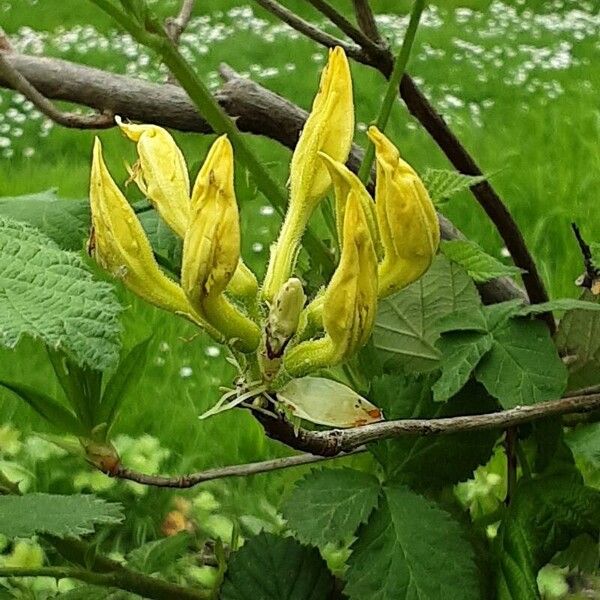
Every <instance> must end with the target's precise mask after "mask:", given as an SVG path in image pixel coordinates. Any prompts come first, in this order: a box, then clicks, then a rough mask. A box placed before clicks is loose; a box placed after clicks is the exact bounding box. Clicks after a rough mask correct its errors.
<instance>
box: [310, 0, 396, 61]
mask: <svg viewBox="0 0 600 600" xmlns="http://www.w3.org/2000/svg"><path fill="white" fill-rule="evenodd" d="M308 2H309V3H310V4H312V6H314V7H315V8H316V9H317V10H318V11H319V12H320V13H322V14H323V15H325V16H326V17H327V18H328V19H329V20H330V21H331V22H332V23H333V24H334V25H337V27H338V28H339V29H340V31H342V32H343V33H345V34H346V35H347V36H348V37H349V38H350V39H351V40H352V41H353V42H356V43H357V44H358V45H359V46H360V47H361V48H362V49H363V50H364V51H366V52H368V53H369V54H372V55H373V57H377V56H381V55H383V54H384V53H385V51H386V48H385V47H383V46H380V45H379V44H377V43H376V42H374V41H373V40H372V39H371V38H369V36H368V35H366V34H365V33H364V32H363V31H361V30H360V29H357V28H356V27H355V26H354V25H353V24H352V23H351V22H350V21H348V19H346V17H345V16H344V15H343V14H342V13H340V12H338V11H337V10H336V9H335V8H334V7H333V6H331V4H329V3H328V2H326V0H308Z"/></svg>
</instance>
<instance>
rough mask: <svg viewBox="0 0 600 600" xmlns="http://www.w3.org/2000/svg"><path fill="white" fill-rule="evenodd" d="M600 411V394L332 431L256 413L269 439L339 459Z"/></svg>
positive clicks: (383, 422) (304, 450)
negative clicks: (368, 447)
mask: <svg viewBox="0 0 600 600" xmlns="http://www.w3.org/2000/svg"><path fill="white" fill-rule="evenodd" d="M598 408H600V394H591V395H587V396H585V395H583V396H573V397H569V398H562V399H560V400H552V401H549V402H541V403H539V404H534V405H531V406H517V407H516V408H511V409H510V410H505V411H501V412H495V413H486V414H481V415H464V416H458V417H448V418H443V419H400V420H396V421H382V422H380V423H373V424H371V425H364V426H363V427H353V428H350V429H331V430H329V431H309V430H307V429H302V428H300V429H295V428H294V426H293V425H291V424H290V423H289V422H288V421H286V420H285V419H283V418H274V417H269V416H267V415H265V414H263V413H255V415H254V416H255V417H256V419H257V420H258V421H259V422H260V423H261V424H262V426H263V427H264V429H265V431H266V433H267V435H268V436H269V437H271V438H273V439H276V440H278V441H280V442H282V443H284V444H286V445H287V446H290V447H291V448H295V449H297V450H301V451H303V452H310V453H311V454H319V455H322V456H336V455H337V454H340V453H342V452H345V453H347V452H350V451H352V450H353V449H355V448H358V447H359V446H363V445H365V444H370V443H372V442H378V441H381V440H386V439H390V438H397V437H405V436H426V435H447V434H452V433H460V432H465V431H481V430H486V429H506V428H507V427H514V426H517V425H521V424H523V423H529V422H531V421H536V420H538V419H544V418H547V417H551V416H559V415H565V414H571V413H582V412H589V411H593V410H596V409H598Z"/></svg>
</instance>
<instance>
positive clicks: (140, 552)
mask: <svg viewBox="0 0 600 600" xmlns="http://www.w3.org/2000/svg"><path fill="white" fill-rule="evenodd" d="M189 545H190V535H189V534H188V533H186V532H180V533H178V534H177V535H172V536H170V537H166V538H163V539H161V540H155V541H153V542H148V543H146V544H144V545H143V546H140V547H139V548H136V549H135V550H132V551H131V552H130V553H129V554H128V555H127V564H128V565H129V566H130V567H131V568H132V569H136V570H137V571H141V572H142V573H148V574H150V573H157V572H159V571H161V570H162V569H164V568H166V567H169V566H171V565H172V564H173V563H174V562H175V561H176V560H177V559H178V558H180V557H181V556H182V555H183V554H184V553H185V552H186V550H187V549H188V548H189Z"/></svg>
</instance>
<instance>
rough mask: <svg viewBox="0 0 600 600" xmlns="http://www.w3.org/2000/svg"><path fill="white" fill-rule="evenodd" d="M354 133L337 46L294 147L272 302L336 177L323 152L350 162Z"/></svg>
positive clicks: (272, 264) (348, 86)
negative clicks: (320, 202) (327, 166)
mask: <svg viewBox="0 0 600 600" xmlns="http://www.w3.org/2000/svg"><path fill="white" fill-rule="evenodd" d="M353 133H354V105H353V100H352V79H351V76H350V67H349V65H348V60H347V58H346V55H345V54H344V51H343V50H342V49H341V48H334V49H333V50H331V51H330V54H329V62H328V64H327V66H326V67H325V69H324V70H323V73H322V74H321V81H320V85H319V91H318V92H317V95H316V96H315V99H314V101H313V106H312V110H311V112H310V115H309V116H308V119H307V121H306V123H305V125H304V128H303V130H302V133H301V134H300V139H299V140H298V144H297V145H296V149H295V150H294V154H293V156H292V162H291V165H290V202H289V207H288V211H287V214H286V217H285V220H284V222H283V225H282V228H281V231H280V233H279V240H278V241H277V243H276V244H274V245H273V246H272V248H271V258H270V261H269V265H268V268H267V274H266V277H265V281H264V284H263V297H264V298H265V299H266V300H270V301H272V300H273V298H274V297H275V295H276V294H277V292H278V291H279V289H280V288H281V286H282V285H283V284H284V283H285V282H286V281H287V280H288V278H289V277H290V275H291V274H292V271H293V270H294V266H295V262H296V257H297V255H298V251H299V245H300V240H301V238H302V235H303V233H304V230H305V228H306V225H307V223H308V220H309V219H310V216H311V215H312V213H313V211H314V209H315V207H316V206H317V204H318V203H319V201H320V200H321V199H322V198H323V196H324V195H325V194H326V193H327V190H328V189H329V187H330V185H331V178H330V176H329V173H328V171H327V169H326V167H325V165H324V163H323V161H321V160H320V159H319V157H318V153H319V152H325V153H326V154H328V155H329V156H331V158H333V159H334V160H337V161H340V162H345V161H346V159H347V158H348V154H349V152H350V147H351V145H352V135H353Z"/></svg>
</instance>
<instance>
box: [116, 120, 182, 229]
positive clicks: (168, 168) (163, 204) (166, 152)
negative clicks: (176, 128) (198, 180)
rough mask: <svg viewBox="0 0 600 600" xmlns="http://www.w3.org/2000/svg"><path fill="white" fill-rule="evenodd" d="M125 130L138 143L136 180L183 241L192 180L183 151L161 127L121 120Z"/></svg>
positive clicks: (120, 123)
mask: <svg viewBox="0 0 600 600" xmlns="http://www.w3.org/2000/svg"><path fill="white" fill-rule="evenodd" d="M117 124H118V125H119V127H120V128H121V131H123V133H125V135H126V136H127V137H128V138H129V139H130V140H132V141H133V142H137V151H138V155H139V172H138V173H136V174H135V175H136V176H135V178H134V180H135V181H136V183H138V185H139V187H140V190H141V191H142V193H143V194H145V195H146V196H147V198H148V200H149V201H150V202H151V203H152V205H153V206H154V207H155V208H156V210H157V211H158V213H159V214H160V216H161V217H162V218H163V219H164V221H165V222H166V223H167V225H168V226H169V227H170V228H171V229H172V230H173V231H174V232H175V233H176V234H177V235H178V236H180V237H181V238H183V237H184V236H185V231H186V229H187V224H188V221H189V214H190V201H189V197H190V181H189V176H188V172H187V167H186V164H185V159H184V158H183V154H182V153H181V150H180V149H179V148H178V146H177V144H176V143H175V140H174V139H173V138H172V137H171V135H170V134H169V132H168V131H167V130H166V129H163V128H162V127H158V126H157V125H134V124H130V123H123V122H122V121H121V119H117Z"/></svg>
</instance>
